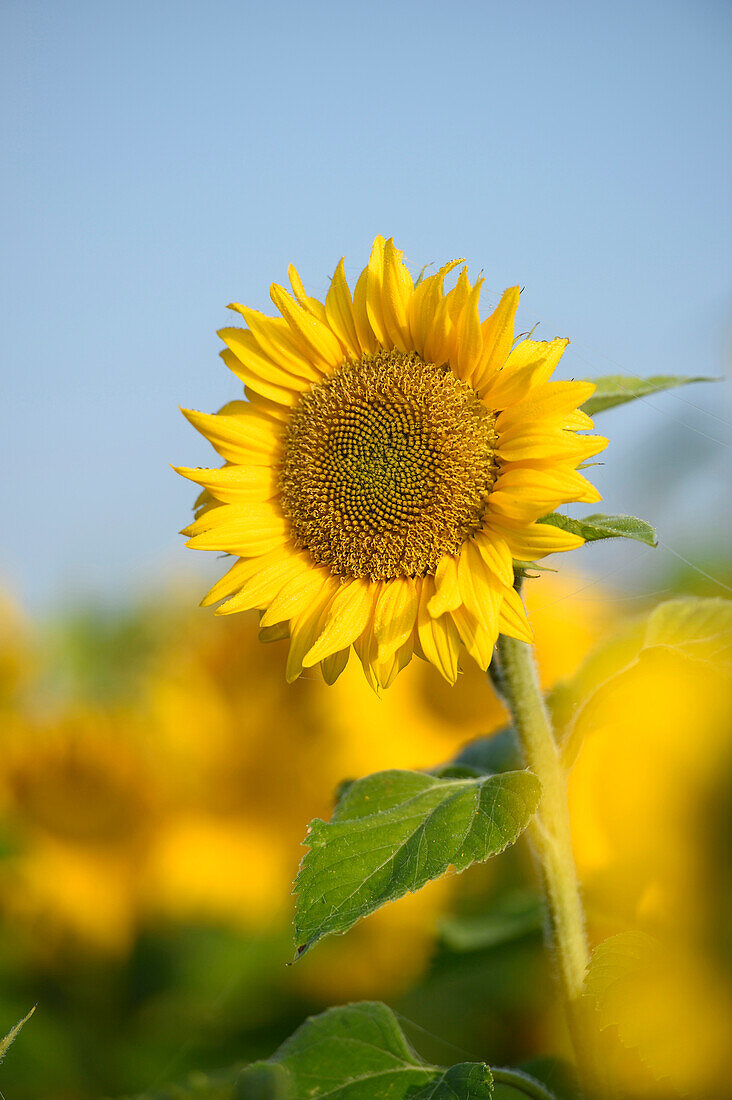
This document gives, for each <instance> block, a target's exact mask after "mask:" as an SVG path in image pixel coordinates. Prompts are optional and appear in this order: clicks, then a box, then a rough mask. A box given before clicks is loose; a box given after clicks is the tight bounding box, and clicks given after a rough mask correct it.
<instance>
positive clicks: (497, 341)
mask: <svg viewBox="0 0 732 1100" xmlns="http://www.w3.org/2000/svg"><path fill="white" fill-rule="evenodd" d="M519 294H520V290H519V288H518V287H517V286H512V287H509V288H508V290H505V291H504V292H503V296H502V297H501V300H500V302H499V303H498V305H497V306H496V308H495V309H494V310H493V313H491V315H490V317H488V319H487V320H485V321H484V322H483V324H482V326H481V329H482V333H483V351H482V353H481V356H480V359H479V361H478V365H477V367H476V368H475V371H474V374H473V381H472V385H473V388H474V389H476V390H478V392H479V393H480V391H481V390H482V389H483V387H484V386H485V385H486V383H487V382H488V381H489V379H490V378H491V376H492V375H493V374H494V373H495V372H496V371H497V370H499V369H500V368H501V367H502V366H503V364H504V363H505V361H506V359H507V358H508V353H509V352H510V350H511V345H512V344H513V326H514V321H515V319H516V310H517V309H518V303H519Z"/></svg>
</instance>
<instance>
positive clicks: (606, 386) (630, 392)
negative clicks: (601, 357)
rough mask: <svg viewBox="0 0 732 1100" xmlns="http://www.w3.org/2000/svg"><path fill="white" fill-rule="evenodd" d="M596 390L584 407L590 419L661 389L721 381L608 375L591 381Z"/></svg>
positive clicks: (658, 376)
mask: <svg viewBox="0 0 732 1100" xmlns="http://www.w3.org/2000/svg"><path fill="white" fill-rule="evenodd" d="M589 381H590V382H594V383H595V385H596V386H597V389H596V390H595V392H594V393H593V395H592V397H590V398H589V399H588V400H587V401H585V403H584V405H583V406H582V411H583V412H586V413H587V415H588V416H595V415H596V413H599V412H604V411H605V409H612V408H613V407H614V406H615V405H624V404H625V402H626V401H635V400H636V399H637V398H638V397H649V396H650V395H651V394H653V393H660V392H661V391H662V390H673V389H676V387H677V386H688V385H689V383H691V382H718V381H719V379H718V378H705V377H703V376H700V375H696V376H693V377H692V376H691V375H683V374H654V375H652V376H651V377H650V378H636V377H634V376H632V375H628V374H606V375H605V376H604V377H603V378H590V379H589Z"/></svg>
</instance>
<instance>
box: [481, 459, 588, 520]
mask: <svg viewBox="0 0 732 1100" xmlns="http://www.w3.org/2000/svg"><path fill="white" fill-rule="evenodd" d="M598 500H602V497H601V496H600V494H599V493H598V491H597V489H595V487H594V485H591V484H590V482H589V481H588V480H587V479H586V478H584V477H583V476H582V475H581V474H578V473H577V472H576V471H575V470H572V469H569V468H566V467H560V466H556V467H554V468H549V469H533V468H531V467H527V468H517V469H510V470H507V471H506V472H505V473H501V474H500V476H499V478H498V480H497V482H496V484H495V487H494V489H493V492H492V493H491V495H490V497H489V498H488V513H489V515H490V514H491V513H493V512H497V513H499V514H500V515H503V516H507V517H508V518H509V519H513V520H523V521H525V522H532V521H533V520H535V519H539V517H540V516H542V515H546V513H547V512H551V511H553V510H554V509H555V508H557V507H558V506H559V505H560V504H568V503H569V502H570V501H582V502H585V501H586V502H588V503H591V502H595V501H598Z"/></svg>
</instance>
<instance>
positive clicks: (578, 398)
mask: <svg viewBox="0 0 732 1100" xmlns="http://www.w3.org/2000/svg"><path fill="white" fill-rule="evenodd" d="M595 389H596V387H595V384H594V382H545V383H544V384H543V385H542V386H536V387H535V388H534V389H533V390H532V391H531V392H530V393H529V395H528V397H526V398H525V399H524V400H522V401H517V402H516V404H514V405H510V406H509V407H508V408H507V409H504V411H503V412H502V413H500V414H499V416H498V418H497V420H496V428H497V430H498V432H499V434H501V433H502V432H504V431H508V430H509V429H510V428H514V427H518V426H519V425H521V424H523V425H525V426H528V425H529V424H530V423H531V421H533V420H543V421H547V420H552V419H553V420H555V421H558V422H561V421H563V420H564V419H565V417H566V416H568V415H569V413H570V412H572V411H573V410H574V409H576V408H577V407H578V406H579V405H582V404H583V403H584V402H585V401H586V400H587V398H588V397H591V395H592V394H593V393H594V391H595Z"/></svg>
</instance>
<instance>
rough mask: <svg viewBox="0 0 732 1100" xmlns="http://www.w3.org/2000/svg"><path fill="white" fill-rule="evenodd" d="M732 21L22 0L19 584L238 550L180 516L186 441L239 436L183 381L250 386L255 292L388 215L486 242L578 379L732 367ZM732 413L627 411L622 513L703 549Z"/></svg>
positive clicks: (8, 143) (604, 474)
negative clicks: (240, 339) (227, 346)
mask: <svg viewBox="0 0 732 1100" xmlns="http://www.w3.org/2000/svg"><path fill="white" fill-rule="evenodd" d="M731 31H732V9H731V8H730V7H729V6H728V5H727V4H725V3H723V2H722V0H719V2H715V0H646V2H644V0H640V2H639V0H635V2H630V3H629V2H626V0H612V2H604V0H603V2H589V3H588V2H582V3H580V2H577V3H562V2H561V0H557V2H552V3H549V2H546V3H544V2H541V3H540V2H534V0H523V2H522V3H517V4H509V3H501V4H499V3H494V2H492V0H483V2H480V0H470V2H466V0H443V2H440V3H437V2H434V0H420V2H416V3H413V2H400V0H392V2H388V3H384V2H380V0H377V2H371V3H368V4H349V3H345V4H344V3H331V2H318V0H311V2H310V3H288V2H280V3H277V4H267V3H246V2H239V3H234V2H223V0H219V2H217V0H210V2H208V3H205V4H204V3H189V2H184V0H179V2H170V0H156V2H154V3H150V0H145V2H139V0H125V2H124V3H123V2H109V3H98V2H96V0H95V2H90V3H84V2H78V0H56V2H53V3H41V2H22V3H21V2H19V0H4V2H3V3H2V6H1V10H0V43H1V44H0V85H1V87H0V100H1V102H2V161H3V167H2V169H1V172H2V175H1V176H0V218H1V219H2V242H3V248H2V251H3V254H4V260H3V264H2V270H1V272H0V281H1V284H2V285H1V286H0V303H1V308H2V314H3V320H2V326H1V327H0V346H1V347H2V377H3V391H4V396H3V400H2V406H1V407H2V431H1V433H0V451H1V453H2V469H3V472H4V474H6V475H9V476H6V477H5V478H4V486H5V491H4V501H3V509H2V515H3V520H2V540H1V544H0V555H1V556H0V574H2V576H3V578H4V581H5V583H6V584H8V585H10V587H11V589H12V590H14V591H15V592H16V593H17V595H18V596H19V597H20V598H21V599H22V600H23V601H24V602H26V603H28V604H29V605H30V606H31V607H32V608H35V609H38V610H42V609H44V608H46V607H49V606H54V605H55V604H58V602H59V601H61V600H63V599H65V598H67V597H69V596H70V595H71V594H74V593H76V594H79V593H82V594H84V593H85V594H92V595H96V594H100V593H101V594H103V595H104V596H105V597H106V598H108V599H112V600H116V599H117V598H125V597H126V596H127V595H128V594H129V593H130V592H132V591H135V590H139V589H140V588H142V587H144V586H146V585H148V586H149V585H150V584H151V583H154V582H157V581H159V580H160V579H161V578H165V577H166V576H171V575H175V574H179V573H181V572H182V571H184V570H189V571H190V570H194V569H198V570H200V571H201V572H202V573H205V574H207V575H208V576H213V575H215V574H216V573H218V572H220V566H219V565H218V563H217V562H216V561H215V560H214V559H213V556H210V555H194V554H193V553H192V552H190V551H186V550H185V549H184V547H183V540H182V539H180V538H179V537H178V536H177V534H176V532H177V530H178V529H179V528H180V527H181V526H183V525H184V524H185V523H186V522H187V521H188V518H187V517H188V514H189V509H190V505H191V499H192V495H193V494H192V491H191V488H192V487H191V486H190V485H189V484H187V483H184V482H183V481H182V480H181V479H179V478H177V477H176V475H175V474H174V473H173V472H172V471H171V470H170V468H169V466H168V463H170V462H174V463H180V464H186V465H208V464H211V461H210V459H211V455H212V452H210V450H209V449H208V447H207V445H206V444H205V443H204V441H203V440H202V439H201V438H200V437H198V436H197V434H196V433H195V432H194V431H193V429H192V428H190V426H189V425H187V424H186V422H185V421H184V420H183V418H182V417H181V416H180V414H179V412H178V411H177V406H178V404H182V405H188V406H192V407H197V408H202V409H204V410H207V411H213V410H214V409H216V408H218V407H219V406H220V405H222V404H223V403H224V402H225V401H226V400H229V399H231V398H232V397H236V396H238V390H237V383H236V379H234V378H233V376H231V375H229V374H228V372H227V371H226V368H225V367H224V366H223V364H222V363H221V361H220V360H219V358H218V356H217V352H218V348H219V343H218V340H217V338H216V335H215V330H216V329H217V328H219V327H221V325H223V324H225V323H227V322H228V317H230V316H231V315H227V311H226V309H225V306H226V303H227V302H229V301H231V300H238V301H242V302H246V303H248V304H249V305H252V306H254V307H256V308H259V309H265V310H268V311H271V309H272V307H271V305H270V302H269V294H268V290H269V284H270V282H271V281H283V280H284V278H285V276H286V268H287V264H288V262H289V261H291V260H292V261H294V262H295V263H296V265H297V266H298V267H299V270H300V272H301V274H302V276H303V278H304V280H305V283H306V286H307V287H308V288H309V290H310V291H311V293H316V292H317V293H319V294H320V293H322V292H324V290H325V289H326V287H327V285H328V279H329V276H330V274H331V273H332V271H333V269H334V267H335V265H336V263H337V261H338V259H339V258H340V257H341V256H342V255H344V254H345V256H346V258H347V270H348V271H349V273H353V272H355V271H357V270H359V269H360V268H361V267H362V266H363V264H364V263H365V261H366V258H367V255H368V250H369V247H370V244H371V241H372V239H373V237H374V236H375V234H377V233H383V234H384V235H385V236H391V235H393V236H394V237H395V238H396V241H397V244H398V245H399V246H400V247H401V248H403V249H404V251H405V256H406V258H407V260H408V262H410V264H412V265H413V267H414V269H415V270H418V269H419V268H421V267H422V265H423V264H426V263H430V262H444V261H445V260H447V259H450V258H452V257H453V256H466V257H468V259H469V261H470V265H471V272H472V273H473V274H475V273H476V272H477V271H478V270H480V269H483V270H484V273H485V275H486V277H487V279H486V287H487V288H489V292H488V293H487V294H485V292H484V306H485V308H486V310H487V307H488V306H489V305H490V304H491V303H492V302H493V301H495V300H496V297H497V295H498V294H499V293H500V291H501V290H502V289H503V288H504V287H506V286H509V285H512V284H516V283H519V284H521V285H522V286H523V287H525V288H526V289H525V294H524V296H523V305H522V312H521V314H520V317H519V320H520V321H521V327H522V328H529V327H531V326H532V325H533V324H534V323H535V322H536V321H540V322H541V325H540V327H539V329H538V331H537V335H541V336H543V337H544V338H550V337H552V336H555V335H560V336H565V335H569V336H571V337H572V340H573V343H572V346H571V348H570V349H569V351H568V353H567V354H566V356H565V359H564V361H563V364H562V368H563V376H565V377H570V376H577V377H582V376H594V375H597V374H602V373H609V372H614V371H618V370H623V371H626V372H628V373H639V374H654V373H664V372H670V373H693V374H698V373H701V374H714V375H719V374H723V373H726V367H727V360H728V345H729V335H730V333H729V320H730V314H729V301H730V298H729V294H730V285H731V282H732V280H731V277H730V276H731V274H732V270H731V265H730V230H731V229H732V225H731V221H730V214H729V200H730V190H731V188H730V184H731V182H732V171H731V167H732V153H731V147H730V139H729V130H730V127H729V106H730V103H732V96H731V94H730V93H731V91H732V88H731V85H732V76H731V66H730V45H731V42H732V34H731ZM729 416H730V413H729V405H728V404H726V403H725V397H724V393H723V389H722V387H703V386H694V387H690V388H688V389H686V390H684V391H679V393H678V394H676V395H672V394H668V395H665V396H663V397H660V396H659V397H657V398H655V399H653V401H652V402H645V403H638V404H637V405H636V406H634V407H633V408H632V409H631V410H629V411H627V412H626V411H621V410H618V411H615V412H610V413H608V414H607V415H606V417H605V418H603V420H602V421H601V424H600V425H598V428H599V430H604V431H605V433H606V434H611V435H612V436H613V444H612V446H611V448H610V449H609V450H608V452H607V454H606V456H605V457H606V465H605V466H604V467H603V468H601V469H600V470H599V471H598V472H597V478H596V480H597V482H598V484H599V485H600V487H601V489H602V490H603V492H604V493H605V496H606V500H605V505H604V507H606V510H608V511H629V512H634V511H635V512H638V513H640V514H643V515H645V516H646V518H648V519H651V520H653V521H655V522H656V523H657V525H658V526H659V529H660V531H661V535H662V539H663V540H664V544H667V545H668V546H671V547H673V548H674V549H675V550H676V551H677V552H679V553H682V554H684V555H686V556H693V555H694V554H695V553H697V552H698V537H697V536H698V535H699V532H700V530H702V529H704V528H705V527H709V526H710V525H711V527H712V528H714V527H715V526H716V525H717V523H718V521H717V520H716V519H715V518H713V517H714V516H715V514H716V512H717V511H718V510H719V509H720V508H721V507H722V493H723V476H722V470H723V468H724V463H725V462H726V461H727V460H728V457H729V442H730V440H729V432H728V431H727V429H726V425H725V421H727V422H728V421H729ZM710 517H712V518H710ZM668 552H670V551H667V553H668ZM590 553H592V554H593V555H595V556H594V557H593V559H592V562H590V560H589V554H590ZM586 554H587V555H588V557H587V558H586V559H583V561H582V563H578V564H584V565H588V564H589V565H590V566H592V564H593V563H594V565H595V567H596V568H598V567H601V568H603V569H610V568H611V566H610V565H608V564H607V563H608V562H611V561H613V562H615V565H614V566H612V568H614V569H615V570H616V573H617V570H618V569H619V570H620V572H619V574H617V575H618V576H619V577H620V578H622V577H623V575H624V571H625V573H627V572H629V571H631V572H632V570H633V569H634V568H635V567H636V564H637V563H638V562H639V563H640V565H641V566H642V567H643V568H644V569H645V570H646V572H647V575H649V576H650V575H651V573H650V572H649V570H652V569H653V568H654V566H652V565H649V559H648V555H652V554H653V552H652V551H650V550H648V551H646V550H644V549H643V548H639V547H638V546H633V547H631V548H626V549H624V550H621V551H618V552H617V553H615V552H614V553H613V556H612V557H611V558H608V557H607V555H606V554H605V553H604V551H600V549H599V548H591V550H588V551H587V552H586ZM639 555H640V556H639ZM654 560H656V561H661V560H663V559H662V558H656V559H654ZM618 563H619V565H618Z"/></svg>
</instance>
